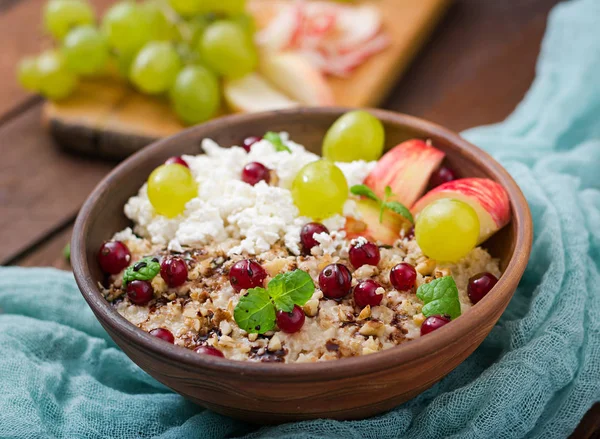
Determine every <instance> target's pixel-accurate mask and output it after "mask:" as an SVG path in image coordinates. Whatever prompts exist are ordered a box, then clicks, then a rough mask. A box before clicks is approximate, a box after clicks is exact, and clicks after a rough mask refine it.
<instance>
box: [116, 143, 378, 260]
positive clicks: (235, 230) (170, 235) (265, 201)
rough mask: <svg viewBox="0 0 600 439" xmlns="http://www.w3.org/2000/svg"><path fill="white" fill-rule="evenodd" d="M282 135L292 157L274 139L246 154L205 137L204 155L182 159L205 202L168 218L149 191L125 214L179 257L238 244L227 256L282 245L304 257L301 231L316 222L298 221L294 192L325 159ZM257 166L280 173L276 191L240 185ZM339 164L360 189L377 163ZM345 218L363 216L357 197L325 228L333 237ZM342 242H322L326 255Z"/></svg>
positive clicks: (144, 234) (142, 191)
mask: <svg viewBox="0 0 600 439" xmlns="http://www.w3.org/2000/svg"><path fill="white" fill-rule="evenodd" d="M280 136H281V138H282V140H283V142H284V144H285V145H286V146H288V148H290V151H291V152H286V151H276V150H275V148H274V147H273V145H272V144H271V143H270V142H269V141H267V140H261V141H259V142H257V143H255V144H254V145H253V146H252V149H251V151H250V152H249V153H247V152H246V151H245V150H244V149H243V148H240V147H237V146H234V147H231V148H222V147H220V146H219V145H218V144H217V143H215V142H214V141H212V140H211V139H204V140H203V142H202V149H203V150H204V153H205V154H200V155H196V156H191V155H185V156H183V159H184V160H185V161H186V162H187V163H188V165H189V168H190V171H191V172H192V175H193V176H194V178H195V180H196V181H197V182H198V187H199V189H198V197H196V198H194V199H192V200H190V201H189V202H188V203H187V205H186V209H185V212H184V213H183V214H181V215H179V216H177V217H175V218H167V217H164V216H161V215H158V214H157V213H156V212H155V211H154V208H153V207H152V204H151V203H150V201H149V199H148V195H147V192H146V191H147V189H146V185H143V186H142V187H141V189H140V191H139V193H138V195H136V196H134V197H131V198H130V199H129V201H128V202H127V204H126V205H125V209H124V210H125V215H126V216H127V217H128V218H129V219H131V220H132V221H133V222H134V223H135V230H134V231H135V233H137V234H138V235H140V236H142V237H144V238H148V239H150V241H151V242H152V243H153V244H161V245H167V246H168V248H169V249H171V250H178V251H180V250H181V249H182V246H195V245H205V244H209V243H214V242H222V241H225V240H227V239H228V238H234V239H236V240H239V244H238V245H234V246H233V247H231V248H230V249H229V250H228V254H230V255H231V254H244V253H245V254H250V255H255V254H260V253H262V252H265V251H267V250H269V249H270V248H271V246H272V245H273V244H275V243H276V242H277V241H279V240H283V242H284V243H285V246H286V247H287V248H288V250H289V251H290V252H291V253H293V254H295V255H298V254H300V229H301V228H302V226H303V225H304V224H306V223H307V222H310V221H311V220H310V219H309V218H305V217H301V216H299V212H298V209H297V208H296V206H295V204H294V201H293V199H292V193H291V191H290V188H291V186H292V183H293V180H294V178H295V176H296V174H297V173H298V171H300V169H301V168H302V167H303V166H305V165H306V164H308V163H311V162H313V161H315V160H318V159H319V156H317V155H316V154H313V153H311V152H308V151H306V150H305V149H304V147H303V146H302V145H299V144H297V143H295V142H292V141H290V140H289V137H288V135H287V133H281V134H280ZM251 162H260V163H262V164H263V165H265V166H266V167H267V168H269V169H271V170H273V171H274V172H275V174H276V175H277V178H276V180H275V181H274V182H271V185H268V184H266V183H265V182H259V183H258V184H256V185H254V186H251V185H249V184H247V183H244V182H243V181H241V179H240V176H241V173H242V169H243V168H244V166H245V165H246V164H248V163H251ZM337 165H338V166H339V168H340V169H341V170H342V172H343V173H344V175H345V176H346V179H347V180H348V186H349V187H350V186H352V185H354V184H359V183H361V182H362V180H363V179H364V178H365V177H366V175H367V174H368V173H369V172H370V170H371V169H372V168H373V166H374V165H375V162H365V161H356V162H352V163H337ZM346 216H356V217H358V214H357V212H356V203H355V201H354V200H352V199H349V200H348V201H347V202H346V203H345V205H344V212H343V215H333V216H332V217H330V218H327V219H325V220H323V221H322V222H323V224H324V225H325V227H327V229H328V230H329V231H330V232H336V231H339V230H341V229H343V228H344V225H345V223H346V218H345V217H346ZM337 236H338V239H337V240H332V242H330V243H327V242H326V240H327V239H328V238H325V237H322V238H320V239H322V240H324V241H323V243H322V245H321V247H322V248H323V251H327V252H328V250H331V252H333V251H334V250H332V248H334V247H332V246H337V245H338V244H339V242H338V241H340V238H339V237H340V235H337ZM329 238H330V239H332V238H331V237H329ZM341 238H343V237H341ZM334 241H335V242H334Z"/></svg>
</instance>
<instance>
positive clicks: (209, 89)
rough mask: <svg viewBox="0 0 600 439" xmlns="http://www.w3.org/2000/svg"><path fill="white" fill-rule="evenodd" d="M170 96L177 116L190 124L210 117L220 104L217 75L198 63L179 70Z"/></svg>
mask: <svg viewBox="0 0 600 439" xmlns="http://www.w3.org/2000/svg"><path fill="white" fill-rule="evenodd" d="M170 97H171V102H172V105H173V108H174V109H175V112H176V113H177V115H178V116H179V118H180V119H181V120H182V121H183V122H185V123H187V124H190V125H191V124H195V123H199V122H203V121H205V120H207V119H210V118H211V117H212V116H213V115H214V114H215V112H216V111H217V110H218V109H219V106H220V105H221V95H220V89H219V81H218V80H217V77H216V76H215V75H214V73H212V72H211V71H210V70H208V69H207V68H205V67H202V66H198V65H196V66H187V67H185V68H184V69H183V70H181V72H179V75H177V79H176V80H175V84H173V87H172V88H171V92H170Z"/></svg>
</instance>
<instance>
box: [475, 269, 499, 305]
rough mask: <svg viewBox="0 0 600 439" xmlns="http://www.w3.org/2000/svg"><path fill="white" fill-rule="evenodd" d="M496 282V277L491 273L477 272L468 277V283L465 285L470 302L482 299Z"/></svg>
mask: <svg viewBox="0 0 600 439" xmlns="http://www.w3.org/2000/svg"><path fill="white" fill-rule="evenodd" d="M497 282H498V278H497V277H496V276H494V275H493V274H492V273H479V274H476V275H475V276H473V277H472V278H470V279H469V285H467V294H468V295H469V299H471V303H472V304H473V305H474V304H476V303H477V302H479V301H480V300H481V299H483V298H484V297H485V295H486V294H487V293H489V292H490V290H491V289H492V288H494V285H496V283H497Z"/></svg>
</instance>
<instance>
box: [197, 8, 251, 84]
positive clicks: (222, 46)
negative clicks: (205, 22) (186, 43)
mask: <svg viewBox="0 0 600 439" xmlns="http://www.w3.org/2000/svg"><path fill="white" fill-rule="evenodd" d="M199 49H200V56H201V57H202V59H203V60H204V61H205V62H206V63H207V64H208V66H209V67H211V68H212V69H213V70H215V71H216V72H217V73H219V74H221V75H223V76H227V77H229V78H240V77H242V76H245V75H247V74H248V73H250V72H252V71H253V70H254V69H255V68H256V65H257V62H258V57H257V53H256V48H255V47H254V45H253V43H252V40H251V39H250V38H249V36H248V35H247V34H246V32H245V31H244V29H243V28H242V27H241V26H240V25H239V24H236V23H234V22H232V21H227V20H220V21H216V22H215V23H213V24H211V25H210V26H208V27H207V28H206V30H205V31H204V34H203V35H202V39H201V41H200V44H199Z"/></svg>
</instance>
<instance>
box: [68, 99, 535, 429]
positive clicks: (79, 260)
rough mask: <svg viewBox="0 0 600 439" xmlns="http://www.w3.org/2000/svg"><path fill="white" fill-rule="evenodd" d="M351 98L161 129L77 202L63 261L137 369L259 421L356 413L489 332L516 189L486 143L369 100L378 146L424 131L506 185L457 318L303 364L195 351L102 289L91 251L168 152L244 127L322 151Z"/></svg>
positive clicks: (460, 354)
mask: <svg viewBox="0 0 600 439" xmlns="http://www.w3.org/2000/svg"><path fill="white" fill-rule="evenodd" d="M345 111H347V109H344V108H304V109H294V110H285V111H275V112H267V113H259V114H250V115H236V116H230V117H225V118H221V119H217V120H214V121H211V122H208V123H205V124H202V125H199V126H195V127H193V128H190V129H188V130H186V131H183V132H181V133H179V134H177V135H175V136H172V137H169V138H165V139H163V140H160V141H158V142H156V143H153V144H152V145H150V146H148V147H146V148H145V149H143V150H142V151H140V152H138V153H136V154H135V155H133V156H131V157H130V158H129V159H127V160H126V161H124V162H123V163H121V164H120V165H119V166H118V167H117V168H116V169H114V170H113V171H112V172H111V173H110V174H109V175H108V176H107V177H106V178H105V179H104V180H102V182H100V184H99V185H98V186H97V187H96V189H95V190H94V191H93V192H92V194H91V195H90V197H89V198H88V199H87V201H86V202H85V204H84V206H83V208H82V209H81V212H80V213H79V216H78V218H77V222H76V224H75V230H74V233H73V240H72V246H71V249H72V250H71V252H72V253H71V255H72V256H71V258H72V259H71V260H72V264H73V271H74V273H75V278H76V280H77V283H78V285H79V288H80V290H81V293H82V294H83V297H84V298H85V300H86V301H87V302H88V304H89V306H90V307H91V308H92V310H93V312H94V314H95V315H96V317H97V318H98V320H99V321H100V323H101V324H102V326H103V327H104V328H105V329H106V331H107V332H108V333H109V334H110V336H111V337H112V338H113V339H114V341H115V342H116V343H117V344H118V345H119V346H120V347H121V348H122V349H123V351H124V352H125V353H126V354H127V355H128V356H129V357H130V358H131V360H133V361H134V362H135V363H136V364H137V365H139V366H140V367H141V368H142V369H143V370H145V371H146V372H147V373H149V374H150V375H152V376H153V377H154V378H156V379H157V380H158V381H160V382H162V383H164V384H165V385H167V386H169V387H170V388H171V389H173V390H174V391H176V392H178V393H180V394H181V395H183V396H184V397H186V398H188V399H189V400H191V401H194V402H195V403H197V404H199V405H201V406H204V407H207V408H209V409H211V410H214V411H216V412H219V413H223V414H226V415H229V416H232V417H235V418H241V419H245V420H248V421H251V422H257V423H277V422H284V421H294V420H302V419H312V418H336V419H357V418H364V417H367V416H372V415H375V414H377V413H380V412H383V411H386V410H389V409H391V408H393V407H394V406H396V405H398V404H400V403H402V402H404V401H407V400H408V399H410V398H413V397H414V396H416V395H418V394H419V393H421V392H423V391H424V390H425V389H427V388H429V387H430V386H432V385H433V384H434V383H436V382H437V381H439V380H440V379H441V378H442V377H444V376H445V375H446V374H448V373H449V372H450V371H451V370H452V369H454V368H455V367H456V366H458V365H459V364H460V363H461V362H462V361H463V360H464V359H465V358H467V356H469V354H471V353H472V352H473V351H474V350H475V348H477V346H479V344H480V343H481V342H482V341H483V339H484V338H485V337H486V336H487V334H488V333H489V332H490V330H491V329H492V327H493V326H494V324H495V323H496V321H497V320H498V318H499V317H500V315H501V314H502V312H503V311H504V309H505V308H506V306H507V304H508V302H509V301H510V299H511V297H512V295H513V293H514V291H515V289H516V288H517V284H518V283H519V280H520V279H521V276H522V275H523V272H524V270H525V266H526V265H527V260H528V258H529V253H530V249H531V240H532V223H531V216H530V212H529V208H528V205H527V202H526V200H525V198H524V197H523V194H522V193H521V191H520V189H519V187H518V186H517V184H516V183H515V181H514V180H513V179H512V178H511V177H510V175H509V174H508V173H507V172H506V170H504V169H503V168H502V166H500V165H499V164H498V163H497V162H496V161H495V160H494V159H492V158H491V157H490V156H489V155H488V154H486V153H485V152H483V151H482V150H480V149H479V148H477V147H475V146H473V145H471V144H470V143H469V142H467V141H466V140H464V139H463V138H461V137H460V136H458V135H457V134H455V133H453V132H451V131H449V130H447V129H445V128H442V127H440V126H438V125H435V124H433V123H430V122H426V121H424V120H421V119H417V118H414V117H410V116H406V115H403V114H398V113H392V112H388V111H382V110H371V111H372V113H373V114H374V115H376V116H377V117H378V118H379V119H380V120H381V121H382V122H383V124H384V125H385V130H386V147H387V148H390V147H393V146H395V145H396V144H398V143H400V142H402V141H403V140H406V139H409V138H415V137H418V138H424V139H431V140H432V141H433V143H434V145H435V146H436V147H437V148H440V149H441V150H443V151H444V152H445V153H446V154H447V159H446V160H447V162H448V164H449V165H450V166H452V168H454V169H455V170H457V172H458V174H459V176H461V177H487V178H490V179H492V180H495V181H497V182H499V183H500V184H501V185H502V186H504V188H505V189H506V190H507V192H508V196H509V198H510V203H511V209H512V220H511V222H510V224H509V225H507V226H506V227H504V228H503V229H502V230H501V231H500V232H498V233H497V234H496V235H494V236H493V237H492V238H491V239H490V240H488V241H487V242H486V243H484V247H486V248H487V249H488V250H489V251H490V253H491V254H492V255H493V256H494V257H497V258H499V259H500V261H501V268H502V270H503V275H502V277H501V278H500V280H499V282H498V283H497V284H496V286H495V287H494V289H493V290H492V291H491V292H490V293H489V294H488V295H487V296H486V297H485V298H484V299H483V300H481V301H480V302H479V303H478V304H477V305H476V306H474V307H473V308H472V309H471V310H470V311H469V312H468V313H466V314H464V315H463V316H462V317H461V318H459V319H457V320H455V321H453V322H451V323H450V324H448V325H446V326H444V327H443V328H441V329H439V330H437V331H435V332H434V333H431V334H429V335H427V336H425V337H422V338H419V339H416V340H413V341H410V342H407V343H404V344H402V345H399V346H397V347H394V348H391V349H388V350H385V351H382V352H379V353H376V354H372V355H367V356H360V357H354V358H347V359H341V360H338V361H328V362H318V363H311V364H281V363H279V364H277V363H276V364H272V363H271V364H269V363H255V362H241V361H233V360H227V359H223V358H217V357H212V356H206V355H198V354H196V353H195V352H193V351H191V350H187V349H183V348H180V347H177V346H174V345H170V344H168V343H165V342H163V341H162V340H159V339H157V338H155V337H153V336H151V335H149V334H147V333H146V332H144V331H142V330H140V329H138V328H137V327H135V326H134V325H132V324H130V323H129V322H128V321H126V320H125V319H124V318H123V317H121V316H120V315H119V314H118V313H117V312H116V311H115V310H114V309H113V308H112V307H111V305H110V304H109V303H108V302H107V301H106V300H105V299H104V298H103V297H102V295H101V293H100V289H99V287H98V282H99V281H100V280H101V279H102V278H103V275H102V273H101V272H100V269H99V267H98V264H97V262H96V255H97V252H98V249H99V247H100V245H101V244H102V242H103V241H105V240H107V239H110V238H111V236H112V235H113V234H114V233H115V232H117V231H119V230H122V229H123V228H125V227H126V226H128V225H130V223H129V221H128V220H127V218H126V217H125V216H124V214H123V206H124V204H125V202H126V201H127V199H128V198H129V197H130V196H132V195H134V194H136V193H137V191H138V189H139V188H140V186H141V185H142V184H143V183H144V182H145V181H146V179H147V177H148V175H149V174H150V172H151V171H152V170H153V169H154V168H156V167H157V166H159V165H160V164H162V163H163V162H164V161H165V159H166V158H168V157H170V156H177V155H181V154H199V153H201V152H202V150H201V147H200V144H201V141H202V139H204V138H206V137H209V138H212V139H214V140H215V141H216V142H217V143H219V144H221V145H234V144H239V143H240V142H241V140H242V139H244V138H245V137H247V136H250V135H257V134H258V135H260V134H262V133H264V132H266V131H288V132H289V133H290V136H291V138H292V139H293V140H294V141H296V142H298V143H300V144H303V145H305V146H306V147H307V148H308V149H309V150H310V151H312V152H315V153H320V150H321V142H322V139H323V136H324V134H325V132H326V131H327V129H328V128H329V126H330V125H331V124H332V123H333V122H334V121H335V120H336V119H337V118H338V117H339V116H340V115H341V114H343V113H344V112H345Z"/></svg>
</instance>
